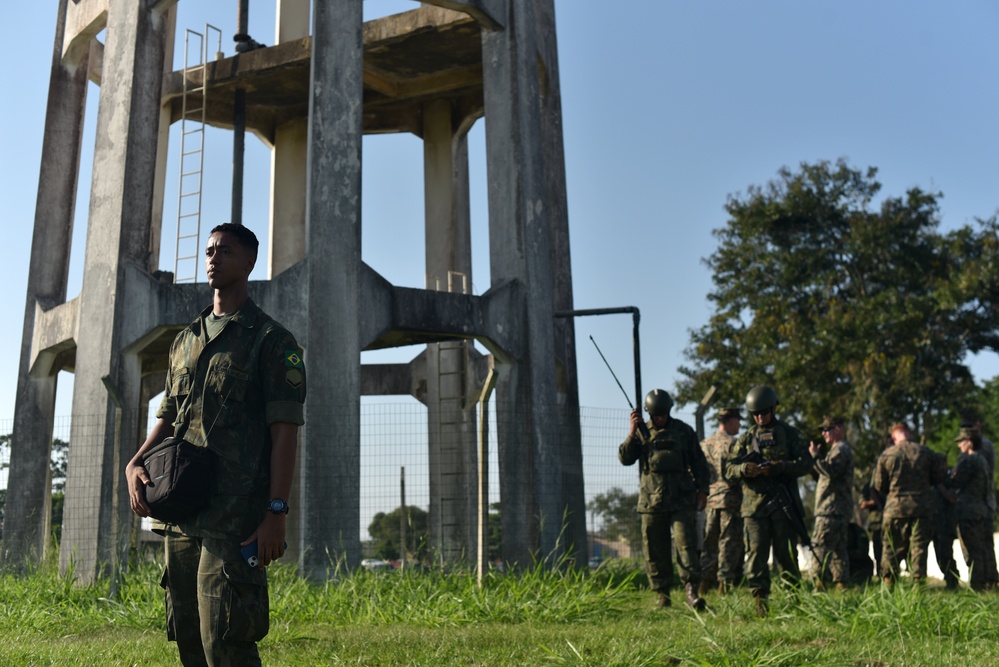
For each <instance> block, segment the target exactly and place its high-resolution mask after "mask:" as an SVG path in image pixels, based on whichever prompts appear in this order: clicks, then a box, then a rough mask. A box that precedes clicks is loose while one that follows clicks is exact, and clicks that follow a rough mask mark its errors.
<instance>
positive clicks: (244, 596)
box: [161, 534, 270, 667]
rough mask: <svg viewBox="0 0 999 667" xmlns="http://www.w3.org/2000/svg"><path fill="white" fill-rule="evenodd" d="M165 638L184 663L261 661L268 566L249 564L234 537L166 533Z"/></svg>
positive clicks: (222, 666)
mask: <svg viewBox="0 0 999 667" xmlns="http://www.w3.org/2000/svg"><path fill="white" fill-rule="evenodd" d="M164 545H165V550H166V569H165V571H164V573H163V580H162V582H161V586H162V587H163V589H164V590H165V591H166V617H167V618H166V620H167V638H168V639H169V640H170V641H175V642H177V649H178V651H179V652H180V661H181V663H182V664H183V665H185V667H195V666H196V667H237V666H243V665H250V666H252V665H259V664H260V656H259V654H258V653H257V644H256V642H258V641H260V640H261V639H263V638H264V636H265V635H266V634H267V630H268V627H269V623H270V613H269V612H270V610H269V606H268V597H267V572H266V571H265V570H263V569H258V568H251V567H250V566H249V565H247V564H246V562H245V561H244V560H243V558H242V556H241V555H240V553H239V544H238V543H237V542H235V541H234V540H216V539H210V538H194V537H186V536H177V535H171V534H168V535H167V536H166V537H165V539H164Z"/></svg>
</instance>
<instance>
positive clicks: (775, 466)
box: [724, 385, 812, 616]
mask: <svg viewBox="0 0 999 667" xmlns="http://www.w3.org/2000/svg"><path fill="white" fill-rule="evenodd" d="M778 403H779V400H778V398H777V392H775V391H774V390H773V388H771V387H767V386H764V385H759V386H756V387H753V388H752V389H750V390H749V394H747V396H746V409H747V410H748V411H749V414H750V415H751V416H752V417H753V425H752V426H750V427H749V430H748V431H744V432H743V434H742V435H740V436H739V439H738V440H737V441H736V443H735V446H734V447H733V448H732V452H731V454H730V455H729V457H728V458H726V459H725V463H724V473H725V478H726V479H729V480H739V481H740V482H741V483H742V518H743V521H744V522H745V526H746V542H747V549H748V553H747V556H748V567H749V576H748V583H749V589H750V591H751V592H752V594H753V597H755V598H756V613H757V615H759V616H765V615H766V614H767V611H768V609H767V599H768V598H769V597H770V565H769V563H768V559H769V556H770V548H771V546H772V547H773V554H774V560H776V561H777V566H778V567H779V568H780V571H781V577H782V578H783V579H785V580H787V581H789V582H791V583H796V582H797V581H799V580H800V579H801V571H800V569H799V568H798V556H797V553H798V552H797V547H796V544H795V540H796V533H795V529H794V524H793V523H792V521H791V519H790V518H789V516H788V512H797V513H798V514H797V516H798V517H799V518H800V517H801V516H802V509H803V508H802V507H801V496H800V495H799V494H798V478H799V477H801V476H802V475H805V474H807V473H808V471H809V470H811V469H812V457H811V456H809V455H808V448H807V446H806V445H805V443H804V439H803V438H802V436H801V433H800V432H799V431H798V429H796V428H793V427H792V426H790V425H788V424H786V423H784V422H782V421H780V420H779V419H777V417H776V414H775V411H776V408H777V405H778ZM749 458H755V459H756V460H747V459H749ZM757 461H759V462H757ZM779 487H783V488H784V489H786V494H785V492H783V491H782V490H781V489H780V488H779ZM781 497H784V498H786V499H787V500H789V501H790V502H791V503H795V505H794V507H793V508H784V506H783V504H782V503H781V501H780V498H781Z"/></svg>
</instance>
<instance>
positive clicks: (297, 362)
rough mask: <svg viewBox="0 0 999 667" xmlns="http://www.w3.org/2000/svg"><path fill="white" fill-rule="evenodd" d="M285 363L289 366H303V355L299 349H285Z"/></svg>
mask: <svg viewBox="0 0 999 667" xmlns="http://www.w3.org/2000/svg"><path fill="white" fill-rule="evenodd" d="M284 365H285V366H287V367H288V368H301V367H302V356H301V355H300V354H299V353H298V350H285V351H284Z"/></svg>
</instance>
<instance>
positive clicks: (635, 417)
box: [628, 410, 642, 438]
mask: <svg viewBox="0 0 999 667" xmlns="http://www.w3.org/2000/svg"><path fill="white" fill-rule="evenodd" d="M641 420H642V418H641V417H640V416H639V414H638V410H632V411H631V421H630V425H631V428H630V429H629V430H628V437H630V438H634V437H635V436H636V435H638V425H639V424H640V423H641Z"/></svg>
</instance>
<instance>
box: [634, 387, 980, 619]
mask: <svg viewBox="0 0 999 667" xmlns="http://www.w3.org/2000/svg"><path fill="white" fill-rule="evenodd" d="M779 402H780V401H779V399H778V396H777V392H776V391H775V390H774V389H773V388H772V387H768V386H764V385H760V386H756V387H753V388H752V389H751V390H750V391H749V393H748V395H747V396H746V410H747V411H748V413H749V417H750V418H751V420H752V424H751V425H750V426H749V428H748V429H746V430H745V431H743V432H742V433H741V434H740V429H741V426H742V419H743V416H742V413H741V411H740V409H739V408H735V407H731V408H726V409H724V410H722V411H721V412H720V413H719V414H718V424H719V425H718V430H717V431H716V432H715V433H713V434H712V435H711V436H710V437H708V438H706V439H704V440H702V441H700V442H699V443H698V440H697V435H696V433H695V431H694V429H693V428H691V427H690V426H689V425H687V424H685V423H683V422H682V421H680V420H678V419H675V418H673V417H671V416H670V411H671V410H672V408H673V400H672V398H671V397H670V395H669V394H668V393H667V392H666V391H664V390H662V389H656V390H653V391H651V392H649V394H648V395H647V396H646V398H645V409H646V411H647V412H648V413H649V421H648V423H645V422H643V421H642V420H641V418H640V414H639V411H638V410H634V411H633V412H632V413H631V425H630V430H629V433H628V437H627V438H626V439H625V441H624V442H623V443H622V444H621V446H620V447H619V449H618V458H619V460H620V461H621V463H623V464H624V465H633V464H635V463H639V464H640V472H641V475H640V489H639V500H638V512H639V514H640V516H641V522H642V548H643V553H644V556H645V561H646V573H647V575H648V579H649V584H650V586H651V588H652V589H653V591H655V593H656V595H657V604H658V606H660V607H668V606H670V605H671V603H672V602H671V598H670V590H671V588H672V584H673V577H674V574H673V556H674V555H675V556H676V570H677V573H678V575H679V579H680V582H681V584H682V585H683V587H684V593H685V598H686V603H687V604H688V605H689V606H690V607H693V608H694V609H697V610H701V609H704V608H705V606H706V603H705V598H706V597H707V595H708V594H709V593H710V592H711V591H713V590H717V591H718V592H719V593H722V594H724V593H726V592H728V591H729V590H731V588H732V587H733V586H737V585H739V584H740V583H742V582H745V584H746V586H747V587H748V588H749V590H750V592H751V594H752V596H753V597H754V598H755V600H756V613H757V614H758V615H759V616H766V614H767V613H768V598H769V597H770V589H771V567H770V562H769V561H770V557H771V555H772V557H773V561H774V563H775V565H776V568H777V572H778V573H779V578H780V579H781V580H782V581H785V582H787V583H789V584H792V585H793V584H796V583H797V582H799V581H800V579H801V572H800V570H799V567H798V558H797V553H798V550H797V545H798V544H802V545H804V546H808V547H810V551H811V554H812V556H813V558H814V562H815V566H816V577H815V583H816V586H817V587H819V588H821V589H825V588H826V587H833V588H835V589H836V590H844V589H846V588H847V586H848V584H849V582H850V581H851V580H854V581H856V580H861V581H866V580H868V579H869V578H870V576H871V575H872V574H874V573H875V572H877V574H878V576H879V577H881V578H882V579H883V580H884V582H885V584H887V585H889V586H890V585H892V584H893V583H894V581H895V580H896V579H897V578H898V576H899V569H900V563H901V562H902V561H905V563H906V568H907V570H908V572H909V573H910V574H911V576H912V578H913V580H915V581H921V580H924V579H925V578H926V570H927V558H928V552H929V544H930V543H931V542H932V543H933V544H934V549H935V552H936V557H937V563H938V565H939V566H940V570H941V572H942V573H943V574H944V581H945V584H946V586H947V587H948V588H955V587H957V585H958V580H959V578H958V574H957V567H956V563H955V560H954V555H953V542H954V540H955V539H956V538H958V537H959V538H960V542H961V547H962V551H963V554H964V558H965V561H966V563H967V564H968V570H969V572H970V577H969V579H970V586H971V588H972V589H974V590H988V589H991V588H994V587H995V586H996V583H997V581H999V576H997V570H996V557H995V549H994V544H993V537H992V526H993V522H994V519H995V508H996V505H995V490H994V482H993V479H994V472H995V448H994V446H993V445H992V443H991V442H990V441H989V440H988V439H987V438H984V437H983V436H982V424H981V419H980V418H979V417H978V416H976V415H969V416H968V417H966V418H965V420H964V421H963V423H962V426H961V429H960V432H959V433H958V436H957V437H956V438H955V442H956V443H957V445H958V448H959V449H960V452H961V454H960V456H959V458H958V462H957V464H956V465H955V466H954V468H953V469H952V470H948V469H947V459H946V457H944V456H943V455H941V454H938V453H935V452H933V451H932V450H930V449H929V448H928V447H926V446H924V445H921V444H919V443H918V442H915V441H914V439H913V436H912V432H911V431H910V429H909V427H908V425H907V424H904V423H901V422H899V423H896V424H893V425H892V426H891V428H890V429H889V434H888V438H887V439H886V442H885V449H884V451H883V452H882V454H881V456H880V457H879V458H878V461H877V465H876V467H875V471H874V475H873V477H872V479H871V482H870V483H869V484H868V485H867V486H866V487H865V489H864V494H863V496H864V497H863V500H862V501H861V502H860V503H859V504H857V505H855V503H854V497H853V483H854V457H853V452H852V450H851V448H850V445H849V444H848V442H847V440H846V422H845V420H844V419H843V418H841V417H835V416H834V417H828V418H826V419H825V420H823V422H822V424H821V425H820V427H819V429H820V431H821V434H822V440H824V441H825V442H824V446H823V444H821V443H819V442H816V441H814V440H810V441H807V442H806V439H805V437H804V436H803V435H802V433H801V432H800V431H799V430H798V429H796V428H794V427H792V426H790V425H789V424H787V423H786V422H784V421H782V420H780V419H778V418H777V414H776V410H777V406H778V405H779ZM809 474H810V475H811V476H812V477H813V478H814V479H815V481H816V487H815V511H814V516H815V523H814V528H813V530H812V533H811V535H809V533H808V530H807V528H806V526H805V521H804V507H803V504H802V501H801V496H800V494H799V491H798V480H799V478H800V477H802V476H804V475H809ZM859 509H863V510H866V511H867V512H868V530H869V531H870V535H871V540H872V541H873V543H874V553H875V555H876V556H877V557H878V559H877V562H876V563H875V564H873V565H872V564H871V561H870V558H869V557H868V555H867V548H868V545H869V542H868V538H867V533H866V532H865V531H864V529H863V528H861V526H860V525H859V523H858V520H857V519H858V510H859ZM699 512H704V514H703V518H704V524H703V528H701V529H699V528H698V521H697V519H698V513H699ZM699 542H700V543H701V544H700V546H699ZM851 561H853V564H852V565H851ZM851 569H852V570H853V571H852V572H851ZM851 575H852V578H851Z"/></svg>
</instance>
